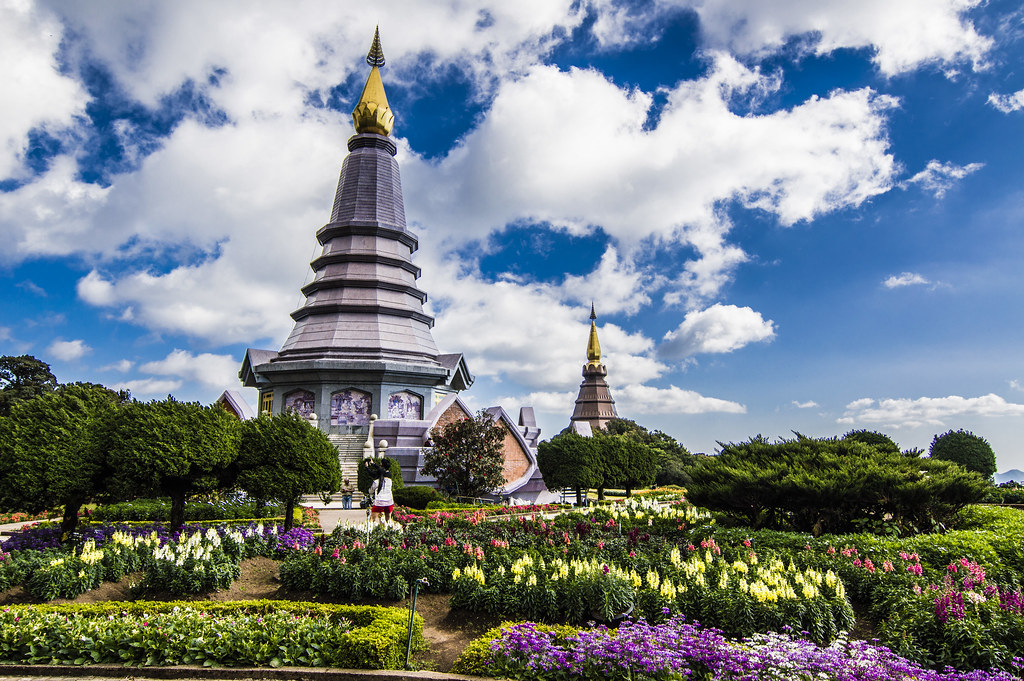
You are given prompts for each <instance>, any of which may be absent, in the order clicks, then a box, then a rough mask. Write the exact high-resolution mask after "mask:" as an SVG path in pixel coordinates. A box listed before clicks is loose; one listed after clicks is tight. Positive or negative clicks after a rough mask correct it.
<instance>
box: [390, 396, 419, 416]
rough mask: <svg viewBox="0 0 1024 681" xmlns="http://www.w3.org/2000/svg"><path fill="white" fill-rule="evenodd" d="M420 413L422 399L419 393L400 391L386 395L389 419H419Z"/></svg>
mask: <svg viewBox="0 0 1024 681" xmlns="http://www.w3.org/2000/svg"><path fill="white" fill-rule="evenodd" d="M422 413H423V399H422V398H421V397H420V396H419V395H414V394H412V393H410V392H400V393H392V394H391V396H390V397H388V418H389V419H420V418H423V417H422V416H421V414H422Z"/></svg>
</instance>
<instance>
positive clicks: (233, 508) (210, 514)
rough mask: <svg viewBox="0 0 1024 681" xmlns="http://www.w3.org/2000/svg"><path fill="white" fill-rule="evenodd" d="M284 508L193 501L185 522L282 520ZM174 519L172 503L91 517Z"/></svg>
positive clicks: (142, 504) (125, 506)
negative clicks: (273, 518) (275, 518)
mask: <svg viewBox="0 0 1024 681" xmlns="http://www.w3.org/2000/svg"><path fill="white" fill-rule="evenodd" d="M283 513H284V507H283V506H281V505H280V504H267V505H265V506H262V507H260V506H257V505H256V504H255V503H252V502H248V503H233V502H218V503H214V502H209V501H189V502H188V503H186V504H185V522H188V523H192V522H198V521H204V520H241V519H250V518H258V519H263V520H266V519H268V517H270V516H280V515H281V514H283ZM170 517H171V501H170V499H135V500H133V501H125V502H121V503H117V504H104V505H102V506H97V507H96V508H95V509H94V510H93V511H92V512H91V513H90V514H89V518H90V519H91V520H95V521H99V522H121V521H166V520H167V519H168V518H170Z"/></svg>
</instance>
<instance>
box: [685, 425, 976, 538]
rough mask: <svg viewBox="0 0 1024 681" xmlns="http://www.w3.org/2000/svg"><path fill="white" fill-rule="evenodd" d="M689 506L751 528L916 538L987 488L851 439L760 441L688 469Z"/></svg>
mask: <svg viewBox="0 0 1024 681" xmlns="http://www.w3.org/2000/svg"><path fill="white" fill-rule="evenodd" d="M691 477H692V478H693V487H692V489H691V490H690V500H691V501H692V502H693V503H695V504H697V505H699V506H705V507H707V508H710V509H713V510H717V511H723V512H725V513H727V514H729V515H730V516H731V517H732V518H734V519H736V520H738V521H740V522H743V523H744V524H746V525H748V526H750V527H752V528H754V529H758V528H770V529H793V530H796V531H798V532H810V533H812V534H813V535H815V536H817V535H820V534H822V533H825V532H831V533H837V532H851V531H858V530H862V531H869V532H876V533H881V534H887V533H892V534H913V533H916V532H927V531H932V530H943V529H947V528H949V527H950V526H951V525H952V524H953V523H954V522H955V521H956V518H957V515H958V514H959V513H960V511H961V510H963V508H964V507H965V506H967V504H970V503H975V502H977V501H979V500H980V499H981V498H982V497H983V496H984V495H985V492H986V490H987V489H988V485H987V484H986V483H985V481H984V480H983V479H982V478H981V477H980V476H979V475H978V474H976V473H971V472H967V471H964V470H963V469H962V468H960V467H959V466H954V465H952V464H951V463H949V462H946V461H935V460H931V459H924V458H921V457H920V456H918V455H917V454H916V453H913V452H910V453H906V454H901V453H899V452H898V451H888V450H880V449H878V448H877V447H875V446H872V445H868V444H865V443H863V442H858V441H856V440H854V439H843V440H836V439H824V440H816V439H812V438H807V437H803V436H798V437H797V438H796V439H793V440H780V441H778V442H774V443H771V442H768V441H767V440H766V439H765V438H762V437H757V438H753V439H751V440H750V441H748V442H743V443H740V444H728V445H723V448H722V451H721V453H720V454H719V455H718V456H714V457H704V458H702V459H701V460H700V462H699V463H698V464H697V465H696V466H695V467H694V468H693V469H692V470H691Z"/></svg>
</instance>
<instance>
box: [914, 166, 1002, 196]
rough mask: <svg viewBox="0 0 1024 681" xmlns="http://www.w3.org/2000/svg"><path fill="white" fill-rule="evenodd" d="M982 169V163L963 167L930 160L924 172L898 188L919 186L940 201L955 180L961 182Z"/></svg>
mask: <svg viewBox="0 0 1024 681" xmlns="http://www.w3.org/2000/svg"><path fill="white" fill-rule="evenodd" d="M984 167H985V164H984V163H968V164H967V165H965V166H958V165H956V164H955V163H942V162H940V161H936V160H935V159H932V160H931V161H928V165H926V166H925V168H924V170H922V171H920V172H918V173H917V174H915V175H914V176H913V177H911V178H910V179H908V180H904V181H903V182H901V183H900V186H901V187H903V188H904V189H905V188H907V187H908V186H909V185H912V184H916V185H920V186H921V188H922V189H924V190H925V191H927V192H931V193H932V194H933V195H934V196H935V198H937V199H941V198H942V197H943V196H945V195H946V192H947V191H949V190H950V189H951V188H952V187H953V185H954V184H956V182H957V180H962V179H963V178H965V177H967V176H968V175H970V174H971V173H973V172H976V171H978V170H981V169H982V168H984Z"/></svg>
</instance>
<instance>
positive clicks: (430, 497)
mask: <svg viewBox="0 0 1024 681" xmlns="http://www.w3.org/2000/svg"><path fill="white" fill-rule="evenodd" d="M393 494H394V496H395V503H396V504H398V505H400V506H406V507H408V508H412V509H416V510H418V511H422V510H423V509H425V508H427V505H428V504H431V503H434V502H438V501H441V500H442V499H444V495H443V494H441V493H440V492H438V491H437V490H436V489H434V488H433V487H427V486H426V485H409V486H408V487H399V488H398V489H395V490H394V491H393Z"/></svg>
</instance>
